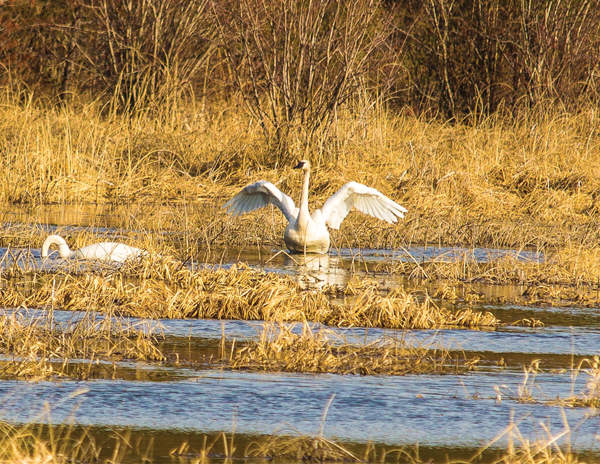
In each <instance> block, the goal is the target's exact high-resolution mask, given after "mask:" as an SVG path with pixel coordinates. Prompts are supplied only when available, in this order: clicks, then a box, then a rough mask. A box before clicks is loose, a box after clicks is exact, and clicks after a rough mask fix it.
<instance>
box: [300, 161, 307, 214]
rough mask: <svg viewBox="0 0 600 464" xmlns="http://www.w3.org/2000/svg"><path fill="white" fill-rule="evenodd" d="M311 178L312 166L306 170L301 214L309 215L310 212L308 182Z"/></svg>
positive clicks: (301, 198) (301, 199)
mask: <svg viewBox="0 0 600 464" xmlns="http://www.w3.org/2000/svg"><path fill="white" fill-rule="evenodd" d="M309 178H310V168H309V169H307V170H306V171H304V181H303V182H302V196H301V197H300V213H299V214H300V215H302V216H304V215H307V216H309V215H310V214H309V212H308V182H309Z"/></svg>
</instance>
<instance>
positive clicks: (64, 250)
mask: <svg viewBox="0 0 600 464" xmlns="http://www.w3.org/2000/svg"><path fill="white" fill-rule="evenodd" d="M50 245H58V254H59V255H60V257H61V258H75V259H102V260H105V261H118V262H123V261H125V260H126V259H128V258H137V257H140V256H143V255H146V254H147V253H148V252H147V251H145V250H141V249H139V248H135V247H132V246H129V245H124V244H122V243H116V242H100V243H94V244H93V245H88V246H84V247H82V248H79V249H78V250H71V249H70V248H69V245H67V242H66V241H65V239H64V238H62V237H61V236H60V235H50V236H49V237H48V238H47V239H46V240H45V241H44V244H43V245H42V258H47V257H48V250H49V249H50Z"/></svg>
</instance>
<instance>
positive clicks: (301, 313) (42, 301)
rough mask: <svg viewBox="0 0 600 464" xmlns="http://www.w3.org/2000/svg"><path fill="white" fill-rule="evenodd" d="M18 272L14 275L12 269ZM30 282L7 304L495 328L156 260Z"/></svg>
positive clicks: (372, 294) (487, 321)
mask: <svg viewBox="0 0 600 464" xmlns="http://www.w3.org/2000/svg"><path fill="white" fill-rule="evenodd" d="M13 272H14V271H13ZM29 279H30V284H28V285H25V284H24V283H23V282H22V281H19V280H14V279H11V280H7V281H6V282H5V283H3V284H2V286H1V287H0V306H1V307H6V308H18V307H28V308H60V309H65V310H82V311H88V310H89V311H98V312H106V311H110V312H114V313H116V314H123V315H131V316H138V317H152V318H204V319H242V320H264V321H274V322H284V321H312V322H319V323H323V324H327V325H333V326H339V327H382V328H391V329H432V328H438V327H449V326H460V327H495V326H497V325H498V324H500V321H499V320H497V319H496V318H495V317H494V316H492V315H491V314H490V313H481V312H478V311H473V310H472V309H468V308H467V309H462V310H456V311H450V310H449V309H447V308H444V307H440V306H437V305H436V304H435V303H434V302H433V301H432V300H431V298H429V297H427V296H425V297H423V298H420V297H417V296H416V295H413V294H410V293H407V292H405V291H403V290H394V291H391V292H389V293H388V294H385V295H384V294H382V291H381V288H380V287H379V286H378V285H377V284H372V283H371V284H369V283H365V284H362V286H360V287H357V286H356V284H352V283H351V284H349V285H348V286H347V287H346V289H335V290H336V292H338V293H339V292H341V293H342V294H344V293H345V292H346V290H348V294H347V295H345V296H344V298H343V300H342V301H341V302H334V301H332V300H331V298H330V297H329V296H328V294H327V293H328V291H330V290H331V289H329V290H326V291H322V290H317V289H315V290H303V289H302V288H301V287H300V286H299V285H298V284H297V283H296V282H294V281H293V280H292V279H291V278H289V277H287V276H281V275H276V274H273V273H266V272H264V271H258V270H253V269H249V268H245V267H244V266H241V267H238V266H233V267H232V268H231V269H228V270H226V269H190V268H189V267H186V266H185V265H184V264H183V263H181V262H177V261H174V260H171V259H162V258H158V257H157V258H152V259H148V260H144V261H142V262H141V263H140V262H132V263H128V264H126V265H125V266H123V267H121V268H119V269H116V270H112V271H110V270H109V271H104V272H101V273H94V272H82V273H81V274H64V273H62V272H60V271H59V272H57V273H50V274H47V273H34V274H33V276H31V275H30V276H29Z"/></svg>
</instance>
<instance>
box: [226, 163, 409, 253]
mask: <svg viewBox="0 0 600 464" xmlns="http://www.w3.org/2000/svg"><path fill="white" fill-rule="evenodd" d="M294 169H302V170H303V171H304V181H303V184H302V196H301V198H300V208H297V207H296V205H295V204H294V200H292V199H291V198H290V197H288V196H287V195H285V194H284V193H282V192H281V190H279V189H278V188H277V187H275V186H274V185H273V184H272V183H271V182H267V181H265V180H259V181H258V182H255V183H253V184H250V185H247V186H246V187H244V188H243V189H242V191H240V192H239V193H238V194H236V195H235V196H234V197H233V198H232V199H231V200H229V201H228V202H227V203H225V205H224V206H223V207H224V208H226V209H227V212H228V213H231V214H233V215H234V216H240V215H242V214H244V213H249V212H251V211H254V210H256V209H259V208H262V207H263V206H267V205H268V204H272V205H275V206H276V207H278V208H279V209H280V210H281V212H282V213H283V215H284V216H285V217H286V219H287V220H288V223H289V224H288V226H287V228H286V229H285V234H284V236H283V239H284V241H285V244H286V246H287V247H288V249H289V250H290V251H291V252H292V253H327V251H328V250H329V231H328V230H327V226H329V227H331V228H332V229H339V228H340V224H341V223H342V221H343V220H344V218H345V217H346V216H347V215H348V213H349V212H350V210H351V209H352V208H356V209H358V210H359V211H362V212H363V213H366V214H369V215H371V216H374V217H376V218H379V219H382V220H384V221H386V222H388V223H390V224H391V223H394V222H397V221H398V218H399V217H400V218H403V217H404V213H406V212H407V210H406V208H404V207H403V206H400V205H399V204H398V203H396V202H395V201H393V200H391V199H389V198H388V197H386V196H385V195H384V194H383V193H381V192H380V191H378V190H376V189H374V188H371V187H367V186H366V185H363V184H359V183H358V182H348V183H347V184H345V185H343V186H342V188H340V189H339V190H338V191H337V192H336V193H335V194H334V195H332V196H331V197H329V199H328V200H327V201H326V202H325V204H323V207H322V208H321V209H317V210H315V211H314V212H313V213H312V215H311V214H310V213H309V211H308V183H309V177H310V163H309V162H308V161H307V160H303V161H300V163H298V165H297V166H295V167H294Z"/></svg>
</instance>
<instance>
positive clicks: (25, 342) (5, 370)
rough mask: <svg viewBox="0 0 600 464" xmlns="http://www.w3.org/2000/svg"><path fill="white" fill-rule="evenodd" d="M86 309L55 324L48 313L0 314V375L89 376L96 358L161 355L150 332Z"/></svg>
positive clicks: (157, 358) (154, 357)
mask: <svg viewBox="0 0 600 464" xmlns="http://www.w3.org/2000/svg"><path fill="white" fill-rule="evenodd" d="M111 316H112V315H111V314H107V315H106V316H98V315H94V314H93V313H90V312H86V313H84V314H77V315H76V316H75V317H74V318H72V319H71V320H69V321H68V322H66V323H63V324H58V322H56V321H55V320H54V318H53V317H52V314H51V313H50V314H49V315H48V316H44V317H39V318H36V316H35V315H30V316H28V315H27V313H19V312H10V311H5V312H3V313H2V314H0V354H1V355H2V356H3V357H4V359H3V360H2V362H0V378H3V379H15V378H18V379H30V380H31V379H34V380H40V379H46V378H62V377H73V378H78V379H85V378H88V377H90V374H91V372H92V371H93V369H94V367H95V364H96V363H97V362H100V361H108V362H113V363H114V362H117V361H122V360H137V361H140V360H154V361H160V360H163V359H164V355H163V354H162V353H161V352H160V350H159V349H158V347H157V340H156V336H154V335H153V334H152V330H150V329H148V328H146V329H144V328H143V327H136V326H134V325H133V324H130V323H128V322H127V321H123V320H121V319H117V318H114V317H111Z"/></svg>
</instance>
